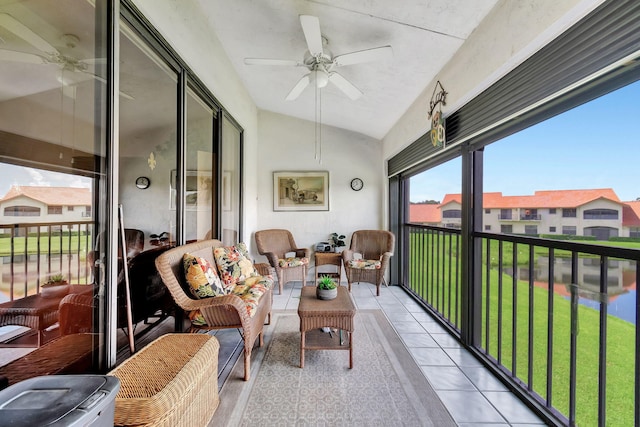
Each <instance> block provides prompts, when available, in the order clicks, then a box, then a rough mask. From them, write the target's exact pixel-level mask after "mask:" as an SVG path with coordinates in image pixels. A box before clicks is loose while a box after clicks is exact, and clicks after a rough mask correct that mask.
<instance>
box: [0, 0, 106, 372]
mask: <svg viewBox="0 0 640 427" xmlns="http://www.w3.org/2000/svg"><path fill="white" fill-rule="evenodd" d="M94 4H95V6H96V7H103V6H104V2H102V1H100V0H98V1H96V2H94ZM69 10H73V13H72V14H71V13H69ZM97 16H104V14H97V13H96V8H95V7H94V5H92V3H90V2H87V1H86V0H64V1H56V2H52V1H48V0H32V1H11V2H1V3H0V41H1V43H0V257H1V259H0V261H1V262H0V269H1V272H0V319H1V320H0V375H4V376H7V377H8V379H9V382H10V384H11V383H14V382H16V381H18V380H21V379H26V378H27V377H29V376H37V375H43V373H44V371H41V370H40V367H39V366H25V367H22V368H21V367H20V363H21V358H22V357H23V356H25V355H26V354H30V353H34V352H36V354H43V353H45V352H46V354H47V365H48V366H49V367H50V369H49V370H51V369H52V368H51V367H52V366H53V367H55V369H57V370H60V371H62V372H68V373H82V372H88V371H92V370H95V369H98V368H99V366H97V364H99V363H101V362H96V365H94V364H93V363H94V361H98V360H103V359H102V358H101V357H98V354H97V353H98V350H97V349H98V348H101V347H100V344H101V343H103V338H104V325H103V323H101V322H99V321H97V320H96V319H99V318H102V317H103V313H104V308H105V307H104V306H103V304H102V301H101V300H100V299H97V298H95V297H96V296H97V295H99V294H102V292H101V290H100V289H99V285H97V284H95V285H94V282H95V277H94V274H93V268H92V267H93V265H92V258H91V255H92V249H93V247H94V241H95V236H96V235H97V234H98V233H100V232H101V230H102V227H103V225H104V224H105V218H102V217H99V212H102V211H104V210H103V209H99V208H100V205H99V203H102V201H101V200H100V198H99V197H98V196H97V189H98V188H100V186H101V185H102V184H101V180H102V179H103V178H104V176H105V171H104V170H103V166H102V165H104V153H105V144H106V142H105V141H106V137H105V130H104V128H103V126H104V123H105V118H104V111H105V110H106V109H105V108H103V106H104V105H105V98H104V82H105V81H106V75H104V73H103V72H102V70H103V69H104V67H100V66H99V65H100V64H104V52H105V51H106V48H105V46H102V45H97V44H96V43H97V41H98V40H104V38H103V37H96V36H95V35H96V34H97V33H102V32H105V31H106V29H105V28H104V25H101V24H100V22H99V21H98V20H97V18H96V17H97ZM105 22H106V20H105ZM54 283H55V284H57V285H56V286H53V284H54ZM59 284H62V285H59ZM72 302H73V303H72ZM25 312H28V313H29V314H27V315H25V314H24V313H25ZM70 347H75V348H77V349H78V350H81V351H79V352H80V353H81V354H82V356H80V357H79V358H78V357H75V356H74V355H72V354H70V353H69V352H68V351H67V350H68V348H70ZM76 356H77V354H76ZM34 357H35V356H34Z"/></svg>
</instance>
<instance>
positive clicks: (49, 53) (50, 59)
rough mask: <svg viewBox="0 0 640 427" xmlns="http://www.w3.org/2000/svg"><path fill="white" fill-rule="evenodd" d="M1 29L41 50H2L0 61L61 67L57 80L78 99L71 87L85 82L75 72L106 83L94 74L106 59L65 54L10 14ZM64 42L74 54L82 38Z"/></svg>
mask: <svg viewBox="0 0 640 427" xmlns="http://www.w3.org/2000/svg"><path fill="white" fill-rule="evenodd" d="M0 27H3V28H5V29H6V30H7V31H9V32H11V33H13V34H15V35H16V36H18V37H20V38H21V39H22V40H24V41H26V42H27V43H29V44H30V45H31V46H33V47H35V48H36V49H37V50H38V51H39V52H38V53H30V52H22V51H16V50H8V49H0V61H11V62H23V63H29V64H44V65H48V64H54V65H57V66H58V67H59V69H60V73H59V74H58V76H57V79H58V81H59V82H60V83H61V84H62V85H63V93H64V94H65V95H68V96H73V97H75V90H73V91H72V90H68V89H67V88H69V87H72V86H73V85H75V84H77V83H80V82H81V81H83V80H85V79H83V77H82V76H77V77H74V74H73V73H82V74H83V75H86V76H87V78H93V79H96V80H98V81H100V82H102V83H106V80H105V79H104V78H102V77H100V76H98V75H96V74H94V73H93V72H92V71H91V70H92V67H93V66H95V65H96V64H98V63H100V62H104V59H95V58H92V59H79V58H76V57H74V56H73V55H71V54H65V53H63V52H61V51H60V50H59V49H57V48H55V47H54V46H53V45H51V44H50V43H49V42H48V41H46V40H45V39H43V38H42V37H40V36H39V35H38V34H36V33H35V32H34V31H32V30H31V29H30V28H29V27H27V26H26V25H24V24H23V23H21V22H20V21H18V20H17V19H15V18H14V17H13V16H11V15H9V14H6V13H0ZM61 41H62V43H63V44H64V46H65V47H66V48H67V51H69V52H71V51H72V50H73V49H74V48H75V47H76V46H77V45H78V43H79V42H80V39H79V38H78V37H77V36H76V35H74V34H64V35H63V36H62V37H61ZM70 94H73V95H70ZM120 95H121V96H122V97H124V98H127V99H134V98H133V97H132V96H131V95H128V94H126V93H123V92H120Z"/></svg>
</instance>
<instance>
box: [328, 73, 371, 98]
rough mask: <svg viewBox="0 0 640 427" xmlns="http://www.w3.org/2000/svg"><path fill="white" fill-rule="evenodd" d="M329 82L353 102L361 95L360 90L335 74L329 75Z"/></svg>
mask: <svg viewBox="0 0 640 427" xmlns="http://www.w3.org/2000/svg"><path fill="white" fill-rule="evenodd" d="M329 81H330V82H331V83H333V84H334V85H336V87H337V88H338V89H340V90H341V91H343V92H344V93H345V94H346V95H347V96H348V97H349V98H351V99H352V100H354V101H355V100H356V99H358V98H360V97H361V96H362V95H363V93H362V91H361V90H360V89H358V88H357V87H355V86H354V85H353V84H352V83H351V82H350V81H349V80H347V79H345V78H344V77H342V76H341V75H340V74H338V73H336V72H333V73H330V74H329Z"/></svg>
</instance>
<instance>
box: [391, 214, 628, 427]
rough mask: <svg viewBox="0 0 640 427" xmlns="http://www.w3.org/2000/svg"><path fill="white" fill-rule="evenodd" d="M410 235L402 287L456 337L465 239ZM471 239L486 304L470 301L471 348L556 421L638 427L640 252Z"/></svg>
mask: <svg viewBox="0 0 640 427" xmlns="http://www.w3.org/2000/svg"><path fill="white" fill-rule="evenodd" d="M405 230H406V234H405V237H407V260H408V261H407V263H408V265H407V266H406V268H407V273H408V274H407V275H406V280H405V281H406V283H404V284H403V286H405V287H406V288H407V290H408V291H409V292H410V293H412V294H413V295H414V296H415V297H416V298H419V300H420V301H421V302H422V303H423V304H424V305H425V306H426V307H427V310H428V311H430V312H431V313H433V314H434V315H435V316H436V317H437V318H439V319H441V321H442V322H443V323H444V324H445V325H447V326H448V327H449V329H450V330H452V331H453V333H454V334H455V335H458V337H460V336H461V335H462V331H461V327H462V326H461V322H460V315H459V314H460V309H461V303H460V302H461V300H462V293H463V292H467V290H466V287H465V286H464V285H463V283H462V282H461V280H460V278H461V275H460V271H461V269H462V268H470V267H468V266H463V265H462V262H461V257H460V249H461V248H460V244H461V235H460V232H458V231H456V230H449V229H445V228H439V227H428V226H419V225H415V224H408V225H406V226H405ZM473 239H474V241H476V242H479V244H477V245H473V246H475V247H476V248H480V247H481V248H482V249H481V253H479V254H475V257H474V259H475V260H476V261H475V262H474V264H476V265H477V267H476V268H477V269H480V270H481V271H479V272H475V273H476V274H473V273H471V274H469V275H468V277H470V278H473V277H481V278H482V279H481V281H480V283H472V284H470V286H471V287H478V286H479V287H481V292H480V293H478V292H476V293H475V295H479V294H481V295H482V297H481V298H479V299H480V300H472V304H473V310H472V312H474V313H475V317H474V318H473V319H472V322H473V323H474V324H475V325H476V327H475V328H474V327H472V329H474V330H476V331H479V332H478V334H479V336H477V337H476V339H475V342H476V343H478V344H477V345H475V346H473V347H471V348H470V350H471V351H472V352H474V353H475V354H476V355H477V356H478V357H480V358H481V359H483V360H484V361H485V363H486V364H487V365H488V366H489V367H490V368H491V369H492V370H493V371H494V373H495V374H496V375H497V376H498V377H499V378H501V379H502V380H504V381H505V382H506V383H507V384H508V385H509V386H510V388H511V389H513V390H514V392H516V393H517V394H519V395H520V396H521V397H522V398H523V399H524V400H525V401H527V402H528V403H529V406H530V407H532V408H534V409H536V411H537V412H538V413H539V414H540V415H542V416H543V417H544V418H545V419H546V420H547V421H548V422H549V423H550V424H559V425H572V426H573V425H581V426H583V425H599V426H604V425H636V426H638V425H639V423H640V415H639V409H638V407H639V405H640V376H639V372H640V347H639V345H638V343H639V342H640V334H639V332H638V329H637V327H636V325H637V324H638V320H640V318H639V315H638V310H637V307H640V300H639V299H638V297H637V294H636V291H635V288H636V284H637V283H638V279H639V278H640V251H639V250H636V249H626V248H615V247H611V246H605V245H595V244H586V243H578V242H574V241H561V240H547V239H540V238H534V237H526V236H514V235H507V234H504V235H501V234H490V233H479V232H478V233H474V234H473ZM472 294H474V293H472V292H470V291H469V295H472ZM623 300H625V301H623ZM623 310H627V312H626V313H622V311H623ZM478 322H479V323H480V327H479V328H478V327H477V326H478V325H477V324H478Z"/></svg>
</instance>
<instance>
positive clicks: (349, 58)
mask: <svg viewBox="0 0 640 427" xmlns="http://www.w3.org/2000/svg"><path fill="white" fill-rule="evenodd" d="M300 24H301V25H302V31H303V33H304V37H305V39H306V41H307V48H308V51H307V52H305V55H304V59H303V61H302V62H299V61H295V60H288V59H268V58H245V60H244V62H245V64H248V65H276V66H290V67H291V66H293V67H306V68H307V69H308V70H309V72H308V73H307V74H305V75H304V76H302V78H301V79H300V80H299V81H298V82H297V83H296V84H295V86H294V87H293V89H291V91H290V92H289V94H288V95H287V97H286V99H287V100H288V101H290V100H294V99H296V98H297V97H298V96H300V94H301V93H302V92H303V91H304V89H305V88H306V87H307V86H308V85H309V84H310V83H314V84H315V86H316V87H318V88H323V87H325V86H326V85H327V84H328V83H329V82H331V83H332V84H334V85H335V86H336V87H337V88H338V89H340V90H342V92H344V93H345V94H346V95H347V96H348V97H349V98H351V99H353V100H355V99H358V98H359V97H360V96H362V91H360V89H358V88H357V87H356V86H354V85H353V84H352V83H351V82H350V81H348V80H347V79H346V78H344V77H343V76H342V75H341V74H338V72H337V71H335V69H336V68H338V67H342V66H346V65H353V64H360V63H363V62H370V61H378V60H383V59H387V58H391V57H392V56H393V50H392V49H391V46H388V45H387V46H381V47H375V48H371V49H365V50H360V51H356V52H350V53H345V54H342V55H337V56H333V55H332V54H331V52H330V51H328V50H326V49H325V48H324V45H325V44H326V39H325V38H324V37H323V36H322V34H321V33H320V20H319V19H318V18H317V17H315V16H311V15H300Z"/></svg>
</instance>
